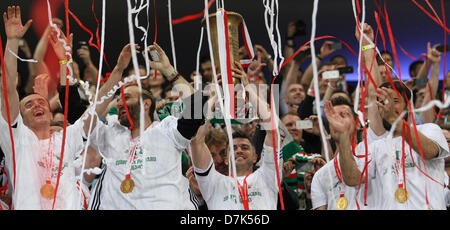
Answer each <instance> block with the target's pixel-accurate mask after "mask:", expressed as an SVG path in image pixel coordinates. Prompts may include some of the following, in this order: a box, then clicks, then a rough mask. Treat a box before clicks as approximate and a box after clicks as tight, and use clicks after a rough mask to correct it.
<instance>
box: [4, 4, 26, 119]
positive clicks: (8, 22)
mask: <svg viewBox="0 0 450 230" xmlns="http://www.w3.org/2000/svg"><path fill="white" fill-rule="evenodd" d="M3 22H4V24H5V32H6V38H7V41H6V47H5V55H4V57H5V72H6V73H3V77H4V78H5V80H6V96H7V97H8V105H9V112H10V118H11V120H10V122H13V121H14V120H15V119H16V118H17V116H18V115H19V106H18V105H19V94H18V92H17V89H16V87H17V78H18V72H17V58H16V57H15V56H14V55H12V54H11V53H10V50H11V51H12V52H13V53H17V52H18V50H19V41H20V39H22V37H23V35H24V34H25V33H26V32H27V30H28V28H29V27H30V25H31V22H32V20H28V22H27V23H26V24H25V25H22V19H21V14H20V7H19V6H12V7H11V6H8V12H4V13H3ZM2 86H3V85H2ZM2 116H3V118H4V119H5V121H8V116H7V111H6V102H5V95H4V92H2Z"/></svg>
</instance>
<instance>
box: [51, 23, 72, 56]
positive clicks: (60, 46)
mask: <svg viewBox="0 0 450 230" xmlns="http://www.w3.org/2000/svg"><path fill="white" fill-rule="evenodd" d="M58 30H59V29H58ZM59 38H60V39H63V40H64V41H67V38H66V36H65V35H64V33H62V31H61V30H59ZM48 40H49V42H50V44H51V45H52V47H53V50H54V51H55V54H56V56H57V57H58V58H59V60H66V53H70V51H71V50H72V41H73V34H70V35H69V47H70V48H68V47H65V46H64V43H63V42H62V41H60V40H59V39H58V31H56V30H55V29H54V28H51V32H50V34H49V39H48Z"/></svg>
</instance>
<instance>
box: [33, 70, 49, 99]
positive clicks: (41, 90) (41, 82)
mask: <svg viewBox="0 0 450 230" xmlns="http://www.w3.org/2000/svg"><path fill="white" fill-rule="evenodd" d="M49 80H50V77H49V76H48V74H39V75H38V76H37V77H36V78H35V79H34V86H33V91H34V92H35V93H37V94H39V95H41V96H42V97H44V98H46V99H48V81H49Z"/></svg>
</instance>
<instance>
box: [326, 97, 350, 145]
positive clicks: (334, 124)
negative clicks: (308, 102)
mask: <svg viewBox="0 0 450 230" xmlns="http://www.w3.org/2000/svg"><path fill="white" fill-rule="evenodd" d="M324 112H325V116H326V117H327V120H328V122H329V124H330V128H333V130H334V132H331V134H332V135H333V136H332V137H333V139H337V138H339V136H340V135H348V133H349V132H351V131H352V130H349V127H351V123H350V124H349V123H348V122H346V119H344V118H343V117H341V115H340V114H339V113H338V112H336V110H334V107H333V105H332V104H331V102H330V101H326V102H325V103H324Z"/></svg>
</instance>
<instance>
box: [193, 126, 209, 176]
mask: <svg viewBox="0 0 450 230" xmlns="http://www.w3.org/2000/svg"><path fill="white" fill-rule="evenodd" d="M210 128H211V123H210V122H206V123H205V124H204V125H202V126H201V127H200V128H199V129H198V132H197V135H196V136H195V137H194V138H193V139H192V141H191V150H192V162H193V164H194V166H195V167H196V168H198V169H200V170H206V169H207V168H208V166H209V163H211V159H212V157H211V152H210V151H209V149H208V146H207V145H206V143H205V136H206V134H207V133H208V131H209V130H210Z"/></svg>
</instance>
